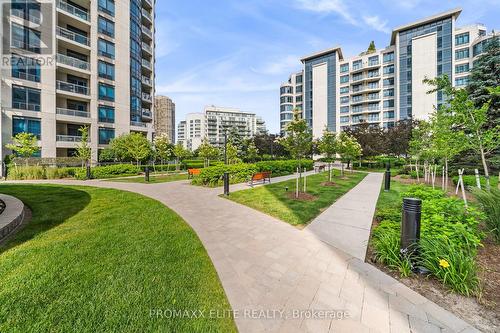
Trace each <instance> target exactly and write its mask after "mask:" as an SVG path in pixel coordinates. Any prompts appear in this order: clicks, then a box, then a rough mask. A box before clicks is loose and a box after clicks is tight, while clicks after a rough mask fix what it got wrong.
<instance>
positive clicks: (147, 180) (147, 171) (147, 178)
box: [144, 166, 149, 183]
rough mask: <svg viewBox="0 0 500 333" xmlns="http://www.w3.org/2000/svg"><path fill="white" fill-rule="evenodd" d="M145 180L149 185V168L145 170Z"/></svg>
mask: <svg viewBox="0 0 500 333" xmlns="http://www.w3.org/2000/svg"><path fill="white" fill-rule="evenodd" d="M144 180H145V181H146V183H149V166H146V169H144Z"/></svg>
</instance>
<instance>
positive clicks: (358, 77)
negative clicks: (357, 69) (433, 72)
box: [352, 73, 363, 81]
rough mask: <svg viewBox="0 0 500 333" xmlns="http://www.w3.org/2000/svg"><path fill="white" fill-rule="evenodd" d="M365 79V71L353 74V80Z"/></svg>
mask: <svg viewBox="0 0 500 333" xmlns="http://www.w3.org/2000/svg"><path fill="white" fill-rule="evenodd" d="M362 79H363V73H359V74H354V75H353V76H352V80H353V81H359V80H362Z"/></svg>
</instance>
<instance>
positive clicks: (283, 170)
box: [255, 160, 313, 177]
mask: <svg viewBox="0 0 500 333" xmlns="http://www.w3.org/2000/svg"><path fill="white" fill-rule="evenodd" d="M255 165H256V166H257V169H258V170H259V171H271V172H272V176H273V177H279V176H285V175H290V174H292V173H294V172H296V171H297V168H298V167H299V161H296V160H288V161H262V162H257V163H255ZM300 165H301V168H306V169H307V170H312V169H313V161H312V160H302V161H300Z"/></svg>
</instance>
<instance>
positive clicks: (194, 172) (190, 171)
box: [188, 169, 201, 179]
mask: <svg viewBox="0 0 500 333" xmlns="http://www.w3.org/2000/svg"><path fill="white" fill-rule="evenodd" d="M200 172H201V169H188V179H191V178H193V177H194V176H199V175H200Z"/></svg>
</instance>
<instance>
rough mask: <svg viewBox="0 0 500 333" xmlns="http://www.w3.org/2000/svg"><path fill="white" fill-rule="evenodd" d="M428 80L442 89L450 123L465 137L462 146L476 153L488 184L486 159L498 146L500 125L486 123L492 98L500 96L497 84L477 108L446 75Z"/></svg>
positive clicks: (488, 175) (464, 91)
mask: <svg viewBox="0 0 500 333" xmlns="http://www.w3.org/2000/svg"><path fill="white" fill-rule="evenodd" d="M427 82H428V83H430V84H432V85H433V86H435V89H434V90H433V91H435V90H441V91H443V93H444V95H445V96H446V104H445V105H444V106H442V107H443V108H444V109H445V110H447V113H448V114H449V115H450V117H452V122H453V127H454V128H456V129H457V130H461V131H463V132H464V138H465V139H466V140H467V141H466V142H464V146H466V145H467V146H468V147H469V148H471V149H472V150H474V151H475V152H476V154H478V155H479V157H480V159H481V163H482V165H483V170H484V175H485V177H486V182H487V184H486V186H487V187H488V188H489V177H490V172H489V167H488V163H487V160H486V159H487V156H488V155H489V154H490V153H492V152H494V151H495V150H496V149H498V148H499V146H500V125H494V124H491V125H490V126H486V124H487V123H488V110H489V108H490V104H491V101H492V99H493V98H495V97H498V96H500V88H498V87H495V88H490V89H489V93H490V100H489V101H488V102H486V103H484V104H483V105H482V106H481V107H479V108H478V107H476V106H475V105H474V101H473V100H472V99H471V98H469V95H468V93H467V91H466V90H464V89H459V88H455V87H453V86H452V85H451V83H450V81H449V79H448V77H446V76H443V77H439V78H436V79H434V80H428V81H427ZM431 92H432V91H431Z"/></svg>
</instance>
